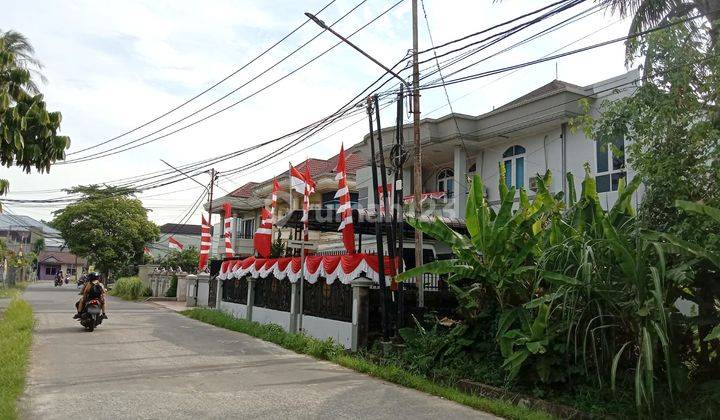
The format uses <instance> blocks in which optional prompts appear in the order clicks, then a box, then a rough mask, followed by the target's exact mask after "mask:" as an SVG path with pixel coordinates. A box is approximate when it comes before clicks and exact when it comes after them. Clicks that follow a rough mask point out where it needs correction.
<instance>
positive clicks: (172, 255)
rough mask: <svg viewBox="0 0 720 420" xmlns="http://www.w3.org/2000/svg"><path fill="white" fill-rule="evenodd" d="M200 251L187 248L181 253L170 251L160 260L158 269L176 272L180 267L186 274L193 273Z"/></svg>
mask: <svg viewBox="0 0 720 420" xmlns="http://www.w3.org/2000/svg"><path fill="white" fill-rule="evenodd" d="M199 258H200V251H198V249H197V248H195V247H194V246H189V247H187V248H185V249H183V250H182V251H175V250H173V251H170V252H168V253H167V254H166V255H165V256H164V257H163V258H162V259H161V260H160V267H162V268H167V269H173V270H177V268H178V267H180V268H181V269H182V270H183V271H184V272H186V273H192V272H195V270H196V269H197V266H198V259H199Z"/></svg>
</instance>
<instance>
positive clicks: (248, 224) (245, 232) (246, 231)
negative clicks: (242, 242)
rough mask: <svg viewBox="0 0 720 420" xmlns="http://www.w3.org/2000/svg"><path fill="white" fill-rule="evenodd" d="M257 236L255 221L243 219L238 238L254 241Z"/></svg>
mask: <svg viewBox="0 0 720 420" xmlns="http://www.w3.org/2000/svg"><path fill="white" fill-rule="evenodd" d="M254 234H255V219H243V220H241V221H240V232H239V233H238V237H240V238H242V239H252V237H253V235H254Z"/></svg>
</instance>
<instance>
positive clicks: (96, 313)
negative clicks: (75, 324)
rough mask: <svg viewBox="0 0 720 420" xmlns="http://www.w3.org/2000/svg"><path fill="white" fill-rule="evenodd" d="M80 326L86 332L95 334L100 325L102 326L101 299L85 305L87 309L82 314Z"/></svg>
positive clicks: (90, 301) (91, 300) (92, 300)
mask: <svg viewBox="0 0 720 420" xmlns="http://www.w3.org/2000/svg"><path fill="white" fill-rule="evenodd" d="M79 321H80V325H82V326H83V327H85V329H86V330H88V331H90V332H93V330H95V328H97V327H98V326H99V325H100V324H102V321H103V317H102V309H101V304H100V300H99V299H90V300H89V301H88V303H87V304H86V305H85V309H84V310H83V311H82V313H81V314H80V319H79Z"/></svg>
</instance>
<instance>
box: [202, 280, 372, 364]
mask: <svg viewBox="0 0 720 420" xmlns="http://www.w3.org/2000/svg"><path fill="white" fill-rule="evenodd" d="M246 279H247V299H246V300H245V302H246V303H244V304H243V303H236V302H230V301H226V300H223V281H222V280H218V279H213V280H212V281H217V282H218V284H217V301H216V305H215V307H216V308H218V309H219V310H221V311H223V312H226V313H228V314H231V315H233V316H235V317H237V318H244V319H247V320H249V321H255V322H259V323H261V324H277V325H280V326H281V327H282V328H283V329H285V330H286V331H288V332H293V333H297V332H303V333H305V334H307V335H310V336H312V337H315V338H317V339H320V340H326V339H328V338H331V339H333V341H335V342H336V343H338V344H340V345H342V346H344V347H345V348H347V349H350V350H352V351H357V350H358V349H360V348H363V347H366V346H367V343H368V330H369V320H370V313H369V308H370V305H369V296H370V293H369V292H370V287H371V286H372V284H373V282H372V281H371V280H370V279H367V278H365V277H361V278H357V279H355V280H354V281H353V282H352V321H351V322H347V321H340V320H336V319H328V318H323V317H319V316H310V315H306V314H305V315H303V314H301V312H300V283H297V282H296V283H292V284H291V292H290V293H291V296H290V299H291V303H290V311H289V312H287V311H282V310H277V309H270V308H266V307H262V306H256V305H255V289H256V286H257V282H260V281H271V278H269V277H268V278H267V279H254V278H252V277H247V278H246ZM199 284H203V283H202V282H200V283H199ZM202 290H203V289H202V288H201V289H200V293H199V296H200V298H199V299H200V300H199V302H201V303H200V304H199V305H198V306H207V303H206V300H207V295H206V294H203V292H202ZM190 293H192V291H191V287H190V284H188V306H190V297H189V296H190ZM203 299H205V300H203Z"/></svg>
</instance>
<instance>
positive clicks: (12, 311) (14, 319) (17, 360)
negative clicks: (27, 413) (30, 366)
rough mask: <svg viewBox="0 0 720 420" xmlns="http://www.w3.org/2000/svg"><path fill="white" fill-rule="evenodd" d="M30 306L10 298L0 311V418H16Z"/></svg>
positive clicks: (29, 329) (27, 344) (27, 347)
mask: <svg viewBox="0 0 720 420" xmlns="http://www.w3.org/2000/svg"><path fill="white" fill-rule="evenodd" d="M32 329H33V314H32V309H31V308H30V305H29V304H28V303H27V302H25V301H24V300H21V299H17V298H16V299H13V301H12V302H10V305H9V306H8V307H7V309H6V310H5V311H4V312H3V313H2V314H0V418H2V419H14V418H16V417H17V406H16V404H17V398H18V396H20V394H21V393H22V391H23V388H24V386H25V373H26V370H27V363H28V352H29V350H30V343H31V342H32Z"/></svg>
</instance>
